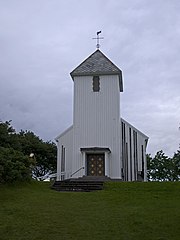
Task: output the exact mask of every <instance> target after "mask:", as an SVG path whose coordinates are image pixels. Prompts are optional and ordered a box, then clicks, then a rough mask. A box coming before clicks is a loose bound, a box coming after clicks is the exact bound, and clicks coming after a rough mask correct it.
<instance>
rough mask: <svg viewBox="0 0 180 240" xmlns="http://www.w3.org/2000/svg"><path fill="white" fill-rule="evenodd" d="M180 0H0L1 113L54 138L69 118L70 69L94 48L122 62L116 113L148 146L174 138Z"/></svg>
mask: <svg viewBox="0 0 180 240" xmlns="http://www.w3.org/2000/svg"><path fill="white" fill-rule="evenodd" d="M179 10H180V2H179V1H178V0H174V1H169V0H167V1H163V0H158V1H157V0H152V1H146V0H134V1H132V0H127V1H116V0H111V1H110V0H109V1H103V0H99V1H95V0H92V1H90V2H87V1H83V0H80V1H74V0H68V1H58V0H54V1H47V0H39V1H35V0H32V1H29V2H27V1H22V0H14V1H8V0H7V1H1V2H0V22H1V24H0V53H1V54H0V119H1V120H3V121H4V120H9V119H12V120H13V125H14V126H15V127H16V129H17V130H20V129H24V130H25V129H28V130H32V131H34V132H35V133H36V134H38V135H39V136H40V137H42V138H43V139H44V140H53V139H54V137H55V136H56V135H58V134H59V133H60V132H61V131H63V130H64V129H65V128H66V127H68V126H69V125H71V123H72V101H73V100H72V98H73V82H72V79H71V78H70V76H69V73H70V72H71V71H72V70H73V68H75V67H76V66H77V65H78V64H79V63H80V62H82V61H83V60H84V59H85V58H86V57H87V56H89V55H90V54H91V53H92V52H93V51H94V50H95V44H96V43H95V42H94V40H92V37H94V36H95V34H96V31H97V30H102V33H103V34H102V35H103V36H104V40H103V41H102V43H101V50H102V51H103V52H104V53H105V54H106V55H107V56H108V57H109V58H110V59H111V60H112V61H113V62H114V63H115V64H116V65H117V66H118V67H120V68H121V69H122V70H123V78H124V93H122V94H121V113H122V116H123V118H125V119H127V120H128V121H129V122H130V123H132V124H133V125H134V126H136V127H137V128H139V129H140V130H142V131H143V132H144V133H146V134H147V135H148V136H149V138H150V141H149V146H148V152H150V153H152V154H154V153H155V152H156V151H157V150H160V149H163V150H164V151H165V152H166V153H167V154H170V155H171V154H173V152H175V151H176V150H177V149H178V144H179V142H180V132H179V131H178V126H179V123H180V107H179V105H180V95H179V89H180V81H179V78H180V68H179V66H180V58H179V52H180V30H179V25H180V16H179Z"/></svg>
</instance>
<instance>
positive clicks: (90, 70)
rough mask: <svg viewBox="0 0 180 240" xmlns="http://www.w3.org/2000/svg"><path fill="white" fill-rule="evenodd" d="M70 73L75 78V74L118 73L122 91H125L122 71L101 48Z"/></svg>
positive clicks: (99, 74)
mask: <svg viewBox="0 0 180 240" xmlns="http://www.w3.org/2000/svg"><path fill="white" fill-rule="evenodd" d="M70 75H71V77H72V79H73V80H74V77H75V76H95V75H98V76H101V75H118V77H119V88H120V92H123V80H122V71H121V70H120V69H119V68H118V67H117V66H116V65H115V64H114V63H112V62H111V61H110V60H109V59H108V58H107V57H106V56H105V55H104V54H103V53H102V52H101V51H100V50H99V49H97V50H96V51H95V52H94V53H93V54H91V55H90V56H89V57H88V58H87V59H85V60H84V61H83V62H82V63H81V64H80V65H79V66H78V67H76V68H75V69H74V70H73V71H72V72H71V73H70Z"/></svg>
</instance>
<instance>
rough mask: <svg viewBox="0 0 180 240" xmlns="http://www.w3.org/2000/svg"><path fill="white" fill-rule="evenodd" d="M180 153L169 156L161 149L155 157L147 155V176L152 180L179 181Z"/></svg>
mask: <svg viewBox="0 0 180 240" xmlns="http://www.w3.org/2000/svg"><path fill="white" fill-rule="evenodd" d="M179 157H180V154H179V153H177V154H174V157H173V158H169V157H168V156H166V155H165V153H164V152H163V151H162V150H161V151H159V152H157V153H156V155H155V157H154V158H152V157H151V155H147V177H148V180H151V181H178V180H179V175H178V174H179V173H178V171H179V165H178V164H180V161H179Z"/></svg>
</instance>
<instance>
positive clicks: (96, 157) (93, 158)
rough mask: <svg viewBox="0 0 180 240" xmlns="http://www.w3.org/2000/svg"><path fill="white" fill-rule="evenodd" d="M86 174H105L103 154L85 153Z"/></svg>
mask: <svg viewBox="0 0 180 240" xmlns="http://www.w3.org/2000/svg"><path fill="white" fill-rule="evenodd" d="M87 175H88V176H105V157H104V154H103V153H101V154H87Z"/></svg>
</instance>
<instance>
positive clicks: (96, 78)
mask: <svg viewBox="0 0 180 240" xmlns="http://www.w3.org/2000/svg"><path fill="white" fill-rule="evenodd" d="M99 90H100V81H99V76H94V77H93V92H99Z"/></svg>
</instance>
